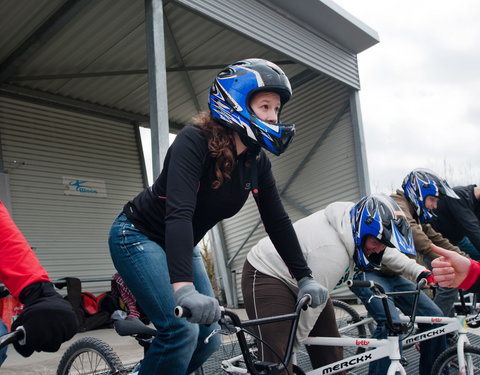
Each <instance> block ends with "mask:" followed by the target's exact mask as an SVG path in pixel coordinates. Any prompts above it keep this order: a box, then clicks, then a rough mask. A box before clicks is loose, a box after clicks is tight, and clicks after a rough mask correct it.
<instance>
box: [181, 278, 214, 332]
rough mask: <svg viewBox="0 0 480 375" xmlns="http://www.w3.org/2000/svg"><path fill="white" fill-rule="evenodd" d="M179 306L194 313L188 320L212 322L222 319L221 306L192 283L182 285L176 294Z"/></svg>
mask: <svg viewBox="0 0 480 375" xmlns="http://www.w3.org/2000/svg"><path fill="white" fill-rule="evenodd" d="M173 296H174V298H175V302H176V303H177V305H178V306H181V307H186V308H187V309H188V310H190V313H191V314H192V316H191V317H189V318H187V320H188V321H189V322H191V323H198V324H212V323H214V322H216V321H218V320H219V319H220V315H221V313H220V306H219V304H218V301H217V300H216V299H215V298H213V297H209V296H206V295H204V294H200V293H198V292H197V291H196V290H195V287H194V286H193V285H191V284H189V285H185V286H182V287H181V288H180V289H178V290H177V291H176V292H175V293H174V294H173Z"/></svg>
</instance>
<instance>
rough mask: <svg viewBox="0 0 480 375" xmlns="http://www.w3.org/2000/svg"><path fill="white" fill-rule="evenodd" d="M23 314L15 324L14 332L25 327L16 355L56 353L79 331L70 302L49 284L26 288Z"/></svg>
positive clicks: (13, 326)
mask: <svg viewBox="0 0 480 375" xmlns="http://www.w3.org/2000/svg"><path fill="white" fill-rule="evenodd" d="M20 302H22V303H23V304H24V306H23V311H22V313H21V314H20V315H19V317H18V318H17V319H15V321H14V322H13V324H12V331H14V330H15V329H16V328H17V327H19V326H23V328H24V329H25V340H24V341H23V340H22V343H24V344H23V345H21V344H20V343H19V342H15V343H14V344H13V345H14V347H15V349H16V350H17V352H19V353H20V354H21V355H23V356H24V357H29V356H31V355H32V353H33V352H34V351H35V350H36V351H37V352H40V351H45V352H56V351H57V350H58V349H59V348H60V345H61V344H62V343H63V342H65V341H67V340H69V339H71V338H72V337H73V336H74V335H75V333H77V330H78V321H77V317H76V316H75V313H74V311H73V308H72V305H71V304H70V302H68V301H66V300H64V299H63V298H62V296H61V295H60V294H58V293H57V292H56V291H55V290H54V289H53V285H52V283H50V282H45V281H42V282H38V283H33V284H30V285H29V286H27V287H25V288H24V289H23V290H22V292H21V293H20Z"/></svg>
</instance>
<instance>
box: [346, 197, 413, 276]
mask: <svg viewBox="0 0 480 375" xmlns="http://www.w3.org/2000/svg"><path fill="white" fill-rule="evenodd" d="M350 220H351V223H352V232H353V240H354V242H355V252H354V255H353V259H354V261H355V265H356V266H357V267H358V268H360V269H362V270H372V269H374V268H380V266H381V263H382V257H383V253H384V251H382V252H380V253H373V254H371V255H369V256H367V254H366V253H365V252H364V246H365V241H366V239H367V236H369V235H370V236H373V237H375V238H376V239H378V240H379V241H380V242H382V243H383V244H384V245H385V246H388V247H393V248H396V249H398V250H400V251H401V252H402V253H405V254H411V255H415V254H416V252H415V247H414V245H413V236H412V230H411V228H410V225H409V224H408V221H407V219H406V217H405V214H404V213H403V211H402V210H401V209H400V207H399V206H398V204H397V203H396V202H395V201H394V200H393V199H392V198H390V197H388V196H386V195H383V194H371V195H367V196H365V197H363V198H362V199H360V200H359V201H358V203H357V204H356V205H355V206H353V208H352V210H351V211H350Z"/></svg>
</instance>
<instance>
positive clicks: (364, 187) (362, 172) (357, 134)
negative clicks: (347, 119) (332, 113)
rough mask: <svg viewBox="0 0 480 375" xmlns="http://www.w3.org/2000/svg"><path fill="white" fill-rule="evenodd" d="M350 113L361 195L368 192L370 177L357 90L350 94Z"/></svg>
mask: <svg viewBox="0 0 480 375" xmlns="http://www.w3.org/2000/svg"><path fill="white" fill-rule="evenodd" d="M350 114H351V116H352V127H353V140H354V145H355V160H356V163H357V171H358V186H359V187H360V195H361V196H362V197H363V196H365V195H367V194H370V183H369V181H370V178H369V177H368V164H367V152H366V150H365V137H364V135H363V123H362V112H361V111H360V99H359V95H358V91H357V90H352V91H351V94H350Z"/></svg>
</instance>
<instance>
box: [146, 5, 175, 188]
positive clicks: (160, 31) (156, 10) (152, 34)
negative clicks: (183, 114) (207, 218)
mask: <svg viewBox="0 0 480 375" xmlns="http://www.w3.org/2000/svg"><path fill="white" fill-rule="evenodd" d="M145 31H146V39H147V66H148V91H149V97H150V100H149V101H150V129H151V132H152V133H151V134H152V169H153V179H154V180H155V179H156V178H157V177H158V175H159V174H160V171H161V169H162V166H163V161H164V159H165V155H166V154H167V149H168V146H169V141H168V133H169V124H168V102H167V98H168V96H167V70H166V61H165V36H164V28H163V2H162V0H145Z"/></svg>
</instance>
